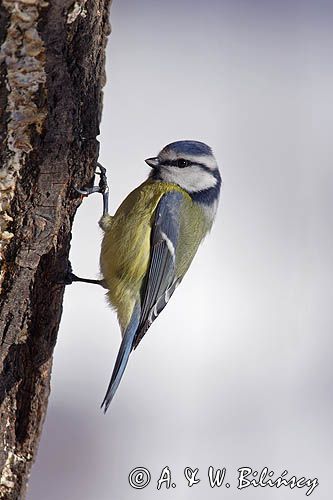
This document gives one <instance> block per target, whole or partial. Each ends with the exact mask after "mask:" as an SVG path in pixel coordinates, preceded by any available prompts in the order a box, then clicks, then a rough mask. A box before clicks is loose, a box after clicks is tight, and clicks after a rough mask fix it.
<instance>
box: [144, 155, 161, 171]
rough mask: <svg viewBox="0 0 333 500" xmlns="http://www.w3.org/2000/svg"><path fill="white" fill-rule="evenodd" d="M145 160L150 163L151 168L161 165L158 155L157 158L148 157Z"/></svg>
mask: <svg viewBox="0 0 333 500" xmlns="http://www.w3.org/2000/svg"><path fill="white" fill-rule="evenodd" d="M145 162H146V163H147V165H149V166H150V167H151V168H156V167H158V165H159V159H158V158H157V157H156V158H147V159H146V160H145Z"/></svg>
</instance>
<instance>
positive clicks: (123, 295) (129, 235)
mask: <svg viewBox="0 0 333 500" xmlns="http://www.w3.org/2000/svg"><path fill="white" fill-rule="evenodd" d="M137 223H138V221H137V220H136V224H131V221H130V219H127V220H125V219H123V220H116V221H115V222H114V224H112V226H111V228H110V231H108V232H107V233H105V235H104V239H103V242H102V251H101V257H100V265H101V272H102V274H103V278H104V280H105V281H106V284H107V288H108V290H109V292H108V298H109V301H110V304H111V305H112V307H114V308H115V309H116V311H117V313H118V319H119V323H120V325H121V329H122V331H124V329H125V328H126V326H127V325H128V323H129V320H130V317H131V314H132V311H133V308H134V305H135V303H136V302H137V300H138V298H139V295H140V289H141V286H142V282H143V279H144V276H145V274H146V272H147V269H148V265H149V254H150V232H151V228H150V225H149V223H148V221H145V220H143V221H141V224H139V227H138V224H137Z"/></svg>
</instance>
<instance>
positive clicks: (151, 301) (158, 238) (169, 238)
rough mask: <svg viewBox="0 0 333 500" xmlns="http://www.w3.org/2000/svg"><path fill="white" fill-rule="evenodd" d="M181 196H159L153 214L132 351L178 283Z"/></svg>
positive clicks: (175, 194)
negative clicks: (176, 272)
mask: <svg viewBox="0 0 333 500" xmlns="http://www.w3.org/2000/svg"><path fill="white" fill-rule="evenodd" d="M182 201H183V195H182V194H181V193H180V192H179V191H170V192H168V193H166V194H165V195H163V196H162V198H161V200H160V202H159V204H158V206H157V208H156V212H155V219H154V223H153V227H152V234H151V253H150V265H149V271H148V273H147V279H146V280H145V284H144V286H143V290H142V306H141V317H140V323H139V327H138V330H137V334H136V337H135V339H134V343H133V348H134V349H135V348H136V347H137V345H138V344H139V342H140V341H141V339H142V337H143V336H144V334H145V333H146V331H147V330H148V328H149V327H150V325H151V324H152V323H153V321H154V320H155V319H156V318H157V316H158V315H159V314H160V312H161V311H162V310H163V309H164V307H165V306H166V304H167V302H168V300H169V298H170V297H171V295H172V294H173V292H174V291H175V288H176V286H177V285H178V284H179V282H180V278H178V279H177V277H176V275H175V265H176V252H177V245H178V237H179V226H180V209H181V205H182Z"/></svg>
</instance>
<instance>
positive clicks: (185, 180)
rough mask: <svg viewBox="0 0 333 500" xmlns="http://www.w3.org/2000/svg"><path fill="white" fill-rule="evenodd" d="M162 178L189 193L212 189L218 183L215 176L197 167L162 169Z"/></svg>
mask: <svg viewBox="0 0 333 500" xmlns="http://www.w3.org/2000/svg"><path fill="white" fill-rule="evenodd" d="M160 176H161V179H162V180H163V181H165V182H171V183H173V184H178V186H180V187H181V188H183V189H185V190H186V191H188V192H189V193H197V192H199V191H204V190H205V189H210V188H212V187H215V186H216V183H217V180H216V179H215V177H214V175H213V174H211V173H210V172H207V171H206V170H203V169H202V168H200V167H199V166H196V165H193V166H192V167H187V168H177V167H162V168H161V170H160Z"/></svg>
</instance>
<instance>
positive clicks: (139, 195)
mask: <svg viewBox="0 0 333 500" xmlns="http://www.w3.org/2000/svg"><path fill="white" fill-rule="evenodd" d="M174 190H177V191H180V192H182V193H183V194H185V196H186V197H188V194H187V193H186V192H185V191H184V190H182V189H181V188H179V187H178V186H176V185H175V184H167V183H162V182H154V181H150V180H148V181H146V182H144V183H143V184H141V185H140V186H139V187H138V188H136V189H135V190H134V191H132V192H131V193H130V194H129V195H128V196H127V198H126V199H125V200H124V201H123V203H122V204H121V205H120V207H119V208H118V210H117V212H116V213H115V215H114V216H113V217H110V218H108V219H107V221H106V223H105V224H104V223H103V228H105V235H104V238H103V242H102V249H101V257H100V266H101V272H102V274H103V277H104V280H105V281H106V284H107V287H108V290H109V292H108V298H109V301H110V304H111V305H112V306H113V307H114V308H115V309H116V311H117V313H118V319H119V323H120V326H121V329H122V331H124V330H125V328H126V326H127V325H128V323H129V320H130V318H131V314H132V311H133V308H134V305H135V302H136V301H137V299H138V297H139V294H140V289H141V287H142V283H143V279H144V277H145V275H146V273H147V269H148V265H149V257H150V234H151V227H152V223H153V220H154V212H155V209H156V206H157V204H158V202H159V200H160V198H161V196H163V194H165V193H166V192H168V191H174Z"/></svg>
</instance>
